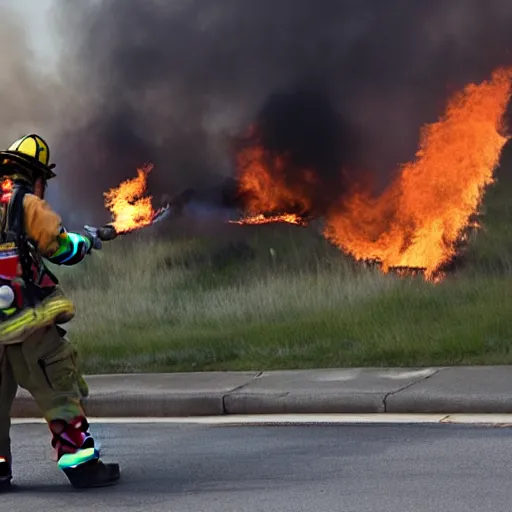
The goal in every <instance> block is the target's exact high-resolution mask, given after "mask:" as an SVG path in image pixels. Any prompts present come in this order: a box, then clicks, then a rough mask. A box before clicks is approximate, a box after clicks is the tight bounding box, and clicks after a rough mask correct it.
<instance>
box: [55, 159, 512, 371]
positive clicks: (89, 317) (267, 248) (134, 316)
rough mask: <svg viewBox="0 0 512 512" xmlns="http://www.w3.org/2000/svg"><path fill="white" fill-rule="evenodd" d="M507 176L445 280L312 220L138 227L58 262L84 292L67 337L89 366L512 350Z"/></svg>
mask: <svg viewBox="0 0 512 512" xmlns="http://www.w3.org/2000/svg"><path fill="white" fill-rule="evenodd" d="M507 168H508V167H507ZM503 178H504V179H500V181H499V182H498V183H499V184H498V186H494V187H492V189H491V190H489V192H488V194H487V197H486V202H485V208H484V212H485V215H484V217H483V220H482V224H483V229H482V230H480V231H479V232H478V233H477V234H476V235H473V238H472V239H471V240H470V245H469V247H468V251H467V253H466V254H465V257H464V260H463V261H462V263H460V264H459V266H458V267H457V268H456V269H455V271H452V272H449V273H448V274H447V276H446V278H445V279H444V280H443V281H442V282H441V283H439V284H433V283H431V282H425V281H424V280H423V279H422V278H420V277H416V278H414V277H407V278H400V277H398V276H397V275H395V274H393V273H389V274H382V273H381V272H380V271H379V270H377V269H376V268H372V266H371V265H367V264H364V263H361V264H359V263H355V262H354V261H353V260H352V259H350V258H348V257H346V256H343V255H342V254H340V252H339V251H338V250H337V249H336V248H334V247H332V246H330V245H329V244H328V243H327V242H326V240H325V239H324V238H323V237H322V236H320V235H318V234H317V233H316V232H315V231H314V230H313V228H302V227H297V226H287V225H273V226H248V227H240V226H232V229H233V230H237V231H236V233H238V234H237V235H236V236H237V237H238V240H237V241H236V242H233V238H234V236H233V232H230V233H229V236H227V238H226V239H223V238H222V237H219V236H215V237H212V238H211V239H204V238H203V239H201V240H200V239H197V240H186V239H183V240H174V241H171V240H168V241H164V240H162V239H157V238H155V237H152V236H151V235H150V234H145V233H144V234H143V233H140V234H134V235H132V237H126V239H124V240H123V239H120V240H116V241H115V242H112V243H111V244H106V247H105V250H104V251H103V252H102V253H99V254H95V255H94V256H93V257H92V258H90V259H89V260H88V261H87V262H86V263H84V264H83V265H81V266H80V267H76V268H74V269H58V273H59V274H60V276H61V278H62V281H63V285H64V287H65V289H66V290H67V291H68V293H69V294H70V295H71V296H72V297H73V298H74V299H75V301H76V304H77V310H78V315H77V318H76V319H75V320H74V321H73V322H72V324H71V325H70V326H69V331H70V338H71V339H72V340H73V341H74V342H75V343H76V344H77V345H78V348H79V350H80V353H81V354H82V357H83V362H84V365H85V370H86V371H87V372H95V373H96V372H124V371H136V372H138V371H197V370H229V369H235V370H241V369H259V370H262V369H275V368H308V367H336V366H338V367H339V366H342V367H346V366H380V365H393V366H404V365H405V366H407V365H431V364H436V365H444V364H471V363H479V364H480V363H484V364H485V363H512V351H511V349H510V347H511V344H510V340H511V339H512V320H511V318H512V317H511V316H510V311H512V291H511V290H512V210H511V209H510V208H509V197H510V192H511V191H512V182H511V183H508V182H507V180H506V179H505V177H503ZM227 240H231V242H230V243H228V241H227ZM128 254H129V255H130V257H127V255H128Z"/></svg>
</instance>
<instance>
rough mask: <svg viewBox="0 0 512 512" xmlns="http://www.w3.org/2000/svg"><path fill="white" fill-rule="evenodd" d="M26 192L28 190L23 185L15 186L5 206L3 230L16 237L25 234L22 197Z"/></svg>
mask: <svg viewBox="0 0 512 512" xmlns="http://www.w3.org/2000/svg"><path fill="white" fill-rule="evenodd" d="M27 193H28V190H27V189H26V188H25V187H22V186H17V187H16V188H15V189H14V191H13V194H12V197H11V200H10V201H9V205H8V206H7V219H6V225H5V228H6V229H5V230H6V231H11V232H13V233H15V234H16V236H17V237H22V236H23V235H25V210H24V209H23V199H24V198H25V195H26V194H27Z"/></svg>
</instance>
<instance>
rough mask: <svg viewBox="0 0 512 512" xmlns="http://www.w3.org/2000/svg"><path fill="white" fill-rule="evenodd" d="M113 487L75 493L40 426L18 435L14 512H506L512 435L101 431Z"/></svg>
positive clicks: (157, 428) (382, 430)
mask: <svg viewBox="0 0 512 512" xmlns="http://www.w3.org/2000/svg"><path fill="white" fill-rule="evenodd" d="M93 433H95V434H96V435H97V437H101V439H102V441H103V452H104V457H105V459H107V460H108V459H109V458H116V459H117V460H118V461H119V462H120V463H121V464H122V471H123V474H122V480H121V482H120V483H119V484H118V486H116V487H112V488H105V489H95V490H86V491H75V490H73V489H72V488H70V487H69V485H68V483H67V480H66V478H65V477H64V475H63V474H61V473H60V472H59V471H58V469H57V468H56V466H55V465H54V463H53V462H52V461H50V460H49V453H50V450H49V448H48V441H49V436H48V433H47V430H46V427H45V426H44V425H33V424H32V425H16V426H14V427H13V431H12V434H13V436H12V437H13V444H14V450H15V457H16V459H15V463H16V466H15V477H16V484H17V485H16V487H15V489H14V490H13V491H11V492H9V493H6V494H4V495H2V496H0V510H1V511H4V510H5V511H6V512H7V511H9V512H17V511H19V512H30V511H38V512H39V511H41V512H43V511H46V512H49V511H52V512H53V511H54V512H60V511H62V512H70V511H74V512H82V511H84V512H85V511H87V512H90V511H91V510H101V511H102V512H111V511H116V512H119V511H123V512H124V511H130V512H132V511H133V512H136V511H151V512H157V511H158V512H171V511H172V512H203V511H204V512H231V511H237V512H238V511H240V512H245V511H251V512H252V511H262V512H270V511H276V512H277V511H279V512H300V511H305V512H323V511H326V512H333V511H343V512H352V511H353V512H366V511H371V512H388V511H389V512H401V511H404V512H416V511H421V512H424V511H444V510H450V511H451V512H469V511H471V512H478V511H482V512H501V511H503V512H505V511H506V512H509V511H510V510H511V506H512V505H511V503H512V485H511V480H512V430H511V429H509V428H484V427H469V426H448V425H438V426H435V425H357V426H355V425H332V426H329V425H325V426H324V425H320V426H318V425H317V426H308V425H300V426H292V425H283V426H201V425H168V424H95V425H93Z"/></svg>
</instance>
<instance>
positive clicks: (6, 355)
mask: <svg viewBox="0 0 512 512" xmlns="http://www.w3.org/2000/svg"><path fill="white" fill-rule="evenodd" d="M18 385H20V386H21V387H23V388H24V389H26V390H27V391H28V392H29V393H30V394H31V395H32V396H33V398H34V399H35V401H36V403H37V405H38V407H39V408H40V410H41V412H42V414H43V416H44V418H45V419H46V421H47V422H48V425H49V427H50V431H51V433H52V435H53V438H52V446H53V447H54V448H55V449H56V451H57V455H58V457H60V456H62V455H63V454H64V453H74V452H76V451H77V450H78V449H80V448H81V447H82V446H83V445H84V444H85V442H86V441H87V444H89V445H90V444H91V442H93V440H92V438H91V437H90V435H89V434H88V432H87V429H88V424H87V420H86V419H85V413H84V410H83V407H82V398H84V397H85V396H87V394H88V390H87V385H86V384H85V381H84V380H83V378H82V376H81V375H80V373H79V372H78V369H77V366H76V353H75V351H74V349H73V347H72V346H71V344H70V343H69V342H68V341H67V340H65V339H64V338H63V337H62V336H61V335H60V333H59V330H58V329H57V327H55V326H51V327H47V328H44V329H41V330H40V331H37V332H35V333H34V334H32V335H31V336H30V337H29V338H27V339H26V340H24V341H22V342H19V343H15V344H12V345H1V344H0V457H6V458H7V459H8V460H9V461H10V460H12V459H11V446H10V444H11V443H10V438H9V430H10V426H11V421H10V410H11V406H12V402H13V400H14V397H15V396H16V391H17V389H18Z"/></svg>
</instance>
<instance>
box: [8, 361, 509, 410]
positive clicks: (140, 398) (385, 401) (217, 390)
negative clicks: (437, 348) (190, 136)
mask: <svg viewBox="0 0 512 512" xmlns="http://www.w3.org/2000/svg"><path fill="white" fill-rule="evenodd" d="M87 382H88V383H89V387H90V395H91V396H90V398H89V399H88V400H87V402H86V407H87V413H88V415H89V416H91V417H170V416H175V417H176V416H182V417H183V416H214V415H222V414H274V413H276V414H286V413H304V414H305V413H324V414H327V413H359V414H362V413H383V412H387V413H446V414H450V413H496V414H497V413H512V366H466V367H446V368H419V369H418V368H417V369H412V368H411V369H406V368H400V369H390V368H383V369H372V368H363V369H356V368H354V369H330V370H296V371H295V370H292V371H274V372H205V373H174V374H124V375H96V376H89V377H87ZM12 412H13V417H18V418H26V417H39V416H40V413H39V411H38V409H37V407H36V405H35V403H34V401H33V400H32V398H31V397H30V396H29V395H28V394H27V393H26V392H25V391H22V390H19V392H18V395H17V397H16V400H15V402H14V405H13V411H12Z"/></svg>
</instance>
